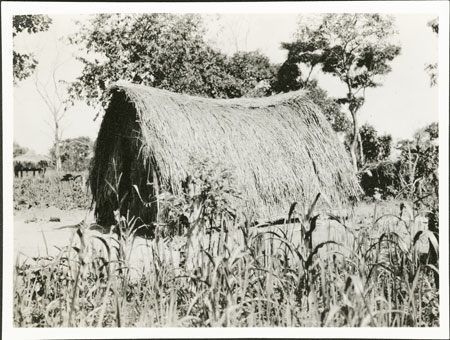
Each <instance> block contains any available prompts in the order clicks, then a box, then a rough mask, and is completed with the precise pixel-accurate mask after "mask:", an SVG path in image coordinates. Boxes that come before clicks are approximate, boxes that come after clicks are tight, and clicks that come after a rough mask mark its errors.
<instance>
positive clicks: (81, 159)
mask: <svg viewBox="0 0 450 340" xmlns="http://www.w3.org/2000/svg"><path fill="white" fill-rule="evenodd" d="M93 147H94V143H93V142H92V140H91V139H90V138H89V137H85V136H81V137H77V138H67V139H64V140H62V141H61V168H62V170H63V171H70V172H82V171H88V170H89V166H90V162H91V159H92V152H93V151H92V150H93ZM50 156H51V158H52V160H53V162H54V163H56V160H55V158H56V156H55V147H53V148H52V149H50Z"/></svg>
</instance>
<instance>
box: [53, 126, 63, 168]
mask: <svg viewBox="0 0 450 340" xmlns="http://www.w3.org/2000/svg"><path fill="white" fill-rule="evenodd" d="M55 160H56V171H57V172H59V171H61V168H62V164H61V163H62V162H61V141H60V140H59V124H58V122H55Z"/></svg>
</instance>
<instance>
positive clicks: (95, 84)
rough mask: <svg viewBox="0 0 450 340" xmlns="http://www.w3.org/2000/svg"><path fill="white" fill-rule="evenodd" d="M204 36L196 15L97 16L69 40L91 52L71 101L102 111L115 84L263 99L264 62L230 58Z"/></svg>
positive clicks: (268, 74)
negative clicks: (112, 85)
mask: <svg viewBox="0 0 450 340" xmlns="http://www.w3.org/2000/svg"><path fill="white" fill-rule="evenodd" d="M150 27H151V29H149V28H150ZM204 35H205V30H204V28H203V23H202V20H201V17H200V16H199V15H194V14H189V15H175V14H138V15H121V14H101V15H97V16H95V17H94V18H93V19H92V20H91V21H90V22H89V24H85V25H82V26H81V27H80V30H79V31H78V32H77V33H76V34H75V35H74V36H72V37H70V42H71V43H73V44H76V45H79V46H82V49H83V50H84V51H87V52H89V58H79V60H80V61H81V62H83V64H84V68H83V71H82V75H81V76H80V77H78V79H77V80H76V81H75V82H74V83H73V84H72V87H71V94H72V98H73V99H74V100H75V99H79V98H81V99H83V100H86V102H87V103H89V104H90V105H98V104H101V106H102V107H105V105H106V103H107V98H106V93H105V90H106V89H107V87H108V86H109V85H111V84H112V83H114V82H115V81H117V80H127V81H130V82H133V83H136V84H144V85H150V86H153V87H157V88H161V89H166V90H171V91H173V92H180V93H188V94H195V95H200V96H204V97H212V98H235V97H241V96H251V95H253V94H255V95H261V94H265V92H266V91H264V90H262V91H258V88H257V85H259V84H260V82H263V81H264V80H267V82H269V81H270V79H271V78H272V77H273V74H274V66H272V65H270V62H269V60H268V58H267V57H265V56H263V55H262V54H260V53H258V52H238V53H236V54H235V55H234V56H232V57H231V58H229V57H227V56H226V55H225V54H223V53H221V52H219V51H218V50H215V49H213V48H212V47H210V46H209V45H208V44H207V43H206V42H205V38H204Z"/></svg>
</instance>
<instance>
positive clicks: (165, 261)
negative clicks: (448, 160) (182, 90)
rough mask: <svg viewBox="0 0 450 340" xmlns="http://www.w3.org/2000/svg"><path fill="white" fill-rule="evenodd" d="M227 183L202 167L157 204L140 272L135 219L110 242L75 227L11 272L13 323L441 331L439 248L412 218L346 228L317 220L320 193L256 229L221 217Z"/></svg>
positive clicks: (125, 220) (403, 214) (118, 226)
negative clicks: (50, 251)
mask: <svg viewBox="0 0 450 340" xmlns="http://www.w3.org/2000/svg"><path fill="white" fill-rule="evenodd" d="M226 178H227V177H226V176H225V177H223V176H222V175H220V173H217V172H214V171H213V170H199V172H198V173H197V174H195V175H194V177H193V181H194V182H195V183H197V184H198V185H199V186H200V187H201V188H202V190H200V191H199V192H198V195H194V196H188V195H187V196H178V197H173V196H171V197H166V199H165V200H163V202H164V203H163V204H164V205H165V208H166V212H167V214H168V215H167V216H171V217H170V218H168V219H167V221H168V223H169V224H167V225H164V224H161V225H159V228H158V229H157V230H156V233H155V235H154V238H152V239H149V240H146V241H145V245H144V244H142V247H144V248H141V250H140V252H145V254H146V255H145V256H147V261H146V264H145V265H144V266H143V267H142V266H139V265H137V263H136V262H135V260H134V256H136V253H133V250H132V249H133V247H136V246H137V243H138V242H139V240H138V238H137V236H136V235H137V231H138V229H139V228H140V223H139V220H138V219H136V218H135V217H131V216H120V214H119V213H118V211H117V214H116V222H115V224H114V225H113V226H112V228H111V233H110V234H107V233H105V234H103V235H100V236H98V235H93V234H90V233H89V226H86V225H80V227H79V229H78V230H77V231H76V234H74V239H73V240H72V242H71V243H70V244H68V245H67V247H65V248H63V249H61V250H60V253H59V254H58V255H56V256H47V257H40V258H37V259H35V260H34V261H33V262H32V263H22V264H19V263H17V265H16V268H15V276H14V282H15V284H14V322H15V326H18V327H24V326H34V327H70V326H82V327H95V326H103V327H132V326H139V327H162V326H171V327H173V326H194V327H215V326H216V327H223V326H237V327H253V326H261V327H264V326H278V327H291V326H308V327H311V326H378V327H380V326H389V327H404V326H412V327H420V326H438V325H439V290H438V287H437V281H436V280H437V279H438V268H437V267H436V266H435V265H434V264H433V263H431V262H430V255H429V251H430V249H434V250H435V253H436V254H438V251H437V249H438V241H437V238H436V235H435V234H434V233H433V232H431V231H428V230H420V228H419V229H418V226H419V225H420V224H421V217H420V216H421V215H422V214H421V212H420V211H418V210H414V209H413V208H412V207H411V206H410V205H409V204H408V203H406V202H405V203H402V205H401V206H400V209H399V211H398V212H397V214H396V215H392V212H389V213H383V212H381V214H380V213H377V208H376V207H375V210H374V211H373V214H372V215H369V214H368V215H367V216H363V215H361V214H359V215H358V216H354V218H351V220H348V221H345V222H344V221H343V220H339V219H338V218H337V217H335V216H333V215H329V214H326V213H325V212H322V213H320V214H316V213H315V212H314V210H315V205H316V203H317V199H320V198H319V195H318V196H317V198H316V200H315V201H314V202H313V203H312V204H311V206H310V208H309V210H308V211H307V212H306V213H303V212H297V211H296V204H293V205H292V207H291V209H290V211H289V213H288V214H286V221H287V222H291V223H288V224H286V225H272V226H271V225H255V221H253V220H252V219H251V218H250V217H247V218H245V217H239V215H238V214H235V213H232V214H230V213H228V212H230V211H231V212H233V211H236V210H235V209H236V208H237V207H235V206H233V205H232V203H231V202H232V201H230V200H228V199H227V198H226V197H228V196H229V195H230V193H233V192H234V189H233V185H232V184H230V182H229V181H228V180H225V181H224V180H223V179H226ZM119 185H120V183H115V184H114V185H113V188H115V190H117V189H118V188H119ZM118 199H119V202H118V204H119V206H120V197H119V196H118ZM363 217H364V221H361V220H360V219H361V218H363ZM354 223H355V224H354ZM169 225H171V226H172V228H171V229H168V226H169ZM141 240H142V239H141ZM428 243H429V249H427V247H426V246H427V245H428ZM424 245H425V247H424ZM142 249H143V250H142Z"/></svg>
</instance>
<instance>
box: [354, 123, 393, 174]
mask: <svg viewBox="0 0 450 340" xmlns="http://www.w3.org/2000/svg"><path fill="white" fill-rule="evenodd" d="M359 134H360V135H361V142H362V148H363V152H364V160H365V162H366V163H376V162H379V161H382V160H386V159H387V158H389V156H390V154H391V147H392V146H391V144H392V136H391V135H383V136H378V133H377V131H376V130H375V128H374V127H373V126H372V125H370V124H368V123H366V124H364V125H363V126H361V128H360V129H359ZM363 165H364V164H360V166H363Z"/></svg>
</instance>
